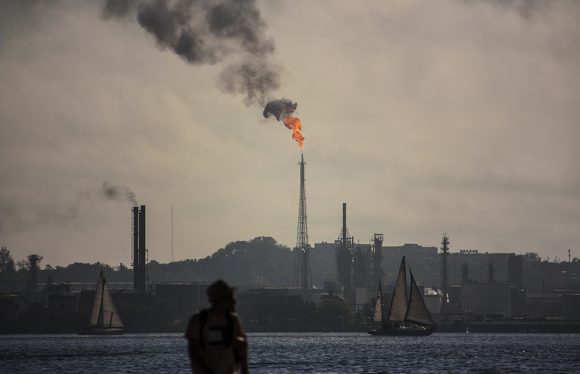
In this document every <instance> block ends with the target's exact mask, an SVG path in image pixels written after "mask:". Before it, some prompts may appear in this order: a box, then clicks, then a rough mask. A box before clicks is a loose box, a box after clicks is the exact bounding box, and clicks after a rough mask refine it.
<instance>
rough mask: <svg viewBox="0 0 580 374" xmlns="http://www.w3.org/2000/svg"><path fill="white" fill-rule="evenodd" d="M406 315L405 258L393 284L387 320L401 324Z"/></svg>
mask: <svg viewBox="0 0 580 374" xmlns="http://www.w3.org/2000/svg"><path fill="white" fill-rule="evenodd" d="M406 313H407V265H406V263H405V257H404V256H403V259H402V260H401V266H400V267H399V275H398V276H397V281H396V282H395V289H394V290H393V297H392V298H391V307H390V308H389V318H388V320H389V321H391V322H403V321H404V320H405V314H406Z"/></svg>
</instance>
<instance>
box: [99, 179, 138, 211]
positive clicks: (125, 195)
mask: <svg viewBox="0 0 580 374" xmlns="http://www.w3.org/2000/svg"><path fill="white" fill-rule="evenodd" d="M100 194H101V195H102V196H103V197H104V198H106V199H107V200H114V201H127V202H129V203H130V204H132V205H133V206H136V205H139V203H138V202H137V198H136V196H135V192H133V191H132V190H131V189H130V188H129V187H126V186H112V185H110V184H108V183H107V182H103V184H102V186H101V191H100Z"/></svg>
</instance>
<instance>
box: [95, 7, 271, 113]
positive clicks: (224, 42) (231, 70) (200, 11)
mask: <svg viewBox="0 0 580 374" xmlns="http://www.w3.org/2000/svg"><path fill="white" fill-rule="evenodd" d="M102 13H103V18H105V19H112V18H115V19H122V18H129V17H131V16H133V17H135V19H136V21H137V22H138V23H139V25H141V27H143V29H145V30H146V31H147V32H149V33H150V34H151V35H153V36H154V37H155V40H156V42H157V46H158V47H159V48H161V49H169V50H171V51H173V52H174V53H175V54H177V55H178V56H180V57H181V58H183V59H184V60H185V61H186V62H188V63H190V64H194V65H203V64H210V65H212V64H217V63H220V62H222V61H226V60H228V59H232V58H235V60H236V61H234V62H232V63H230V65H229V66H227V67H226V68H225V69H224V70H223V71H222V73H221V74H220V76H219V82H218V84H219V88H220V89H221V90H222V91H223V92H226V93H230V94H243V95H245V98H244V101H245V103H246V105H251V104H261V105H263V104H264V103H265V102H266V98H267V97H268V96H269V93H270V92H271V91H273V90H276V89H278V88H279V87H280V76H279V73H278V70H279V67H278V66H276V65H275V64H272V63H271V62H270V61H268V58H269V56H270V55H271V54H272V53H273V52H274V49H275V47H274V42H273V41H272V40H271V39H269V38H267V37H266V35H265V28H266V23H265V22H264V20H263V19H262V17H261V14H260V11H259V9H258V8H257V6H256V1H255V0H174V1H166V0H149V1H146V0H121V1H115V0H106V1H105V3H104V5H103V11H102Z"/></svg>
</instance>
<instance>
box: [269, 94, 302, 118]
mask: <svg viewBox="0 0 580 374" xmlns="http://www.w3.org/2000/svg"><path fill="white" fill-rule="evenodd" d="M297 106H298V103H293V102H292V101H291V100H288V99H280V100H272V101H270V102H269V103H268V104H266V107H265V108H264V112H263V113H262V114H263V115H264V117H265V118H268V117H270V116H274V117H276V119H277V120H278V121H280V120H281V119H284V118H286V117H288V116H289V115H291V114H292V113H294V111H295V110H296V107H297Z"/></svg>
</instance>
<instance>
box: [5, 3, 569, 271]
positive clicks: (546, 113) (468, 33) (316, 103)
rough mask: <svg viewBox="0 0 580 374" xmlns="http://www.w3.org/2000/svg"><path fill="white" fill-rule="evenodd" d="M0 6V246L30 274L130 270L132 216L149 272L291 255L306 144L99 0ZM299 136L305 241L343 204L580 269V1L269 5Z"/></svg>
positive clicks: (210, 69) (403, 232)
mask: <svg viewBox="0 0 580 374" xmlns="http://www.w3.org/2000/svg"><path fill="white" fill-rule="evenodd" d="M26 4H28V5H31V6H30V7H28V6H15V5H14V4H13V2H8V1H7V2H2V11H1V12H0V14H1V15H0V21H1V22H0V24H1V26H0V244H2V245H7V246H8V247H9V249H10V250H11V251H12V253H13V255H14V257H15V259H16V260H17V261H18V260H20V259H22V258H23V257H24V256H25V255H27V254H30V253H33V252H34V253H39V254H41V255H42V256H44V261H43V263H44V264H46V263H50V264H53V265H56V264H60V265H63V264H68V263H70V262H74V261H90V262H93V261H101V262H105V263H109V264H118V263H120V262H123V263H125V264H129V263H130V261H131V257H130V254H131V251H130V239H131V235H130V228H131V224H130V218H131V214H130V204H129V203H127V202H123V201H121V200H122V199H114V200H110V199H109V200H107V199H105V198H103V196H100V195H99V190H100V189H101V188H102V185H103V182H107V183H109V184H110V185H112V186H119V187H120V188H129V189H130V190H131V191H133V192H135V194H136V198H137V200H138V201H139V202H140V203H142V204H146V205H147V209H148V238H147V240H148V248H149V257H150V259H155V260H158V261H162V262H166V261H168V260H170V258H171V251H170V244H171V237H170V233H171V231H170V228H171V215H170V214H171V206H172V205H173V206H174V211H175V230H174V232H175V259H184V258H199V257H204V256H206V255H209V254H211V253H212V252H213V251H214V250H216V249H218V248H220V247H223V246H224V245H226V244H227V243H228V242H230V241H233V240H247V239H251V238H253V237H255V236H259V235H267V236H273V237H274V238H276V239H277V240H278V241H279V242H281V243H283V244H286V245H288V246H293V245H294V242H295V240H296V224H297V214H298V192H299V191H298V187H299V186H298V182H299V179H298V173H299V169H298V165H297V163H298V161H299V157H300V150H299V149H298V148H297V146H296V145H295V143H294V142H293V141H292V139H291V138H290V136H291V131H289V130H288V129H286V128H285V127H284V126H283V125H281V124H280V123H278V122H276V121H274V120H272V119H270V120H265V119H264V118H263V116H262V108H261V107H258V106H249V107H248V106H246V105H245V104H244V96H243V95H230V94H227V93H224V92H222V91H221V90H220V83H219V75H220V71H222V69H223V68H224V67H225V66H226V64H225V63H221V64H216V65H210V66H198V65H189V64H187V63H186V62H185V61H184V60H182V59H181V58H179V57H178V56H176V55H175V54H174V53H172V52H171V51H169V50H160V49H159V48H158V47H157V45H156V42H155V40H154V38H153V37H152V36H151V35H150V34H148V33H147V32H145V31H144V30H143V29H142V28H141V27H140V26H139V25H138V24H137V23H136V22H131V21H128V20H126V21H121V22H120V21H116V20H108V21H104V20H103V19H102V18H101V17H100V9H99V7H98V6H97V3H95V2H76V1H69V2H66V1H65V2H55V3H51V5H46V2H34V1H30V2H26ZM258 7H259V9H260V11H261V13H262V18H263V19H264V21H265V22H266V24H267V26H266V28H265V30H264V31H265V34H266V35H267V36H268V37H270V38H272V40H273V41H274V43H275V46H276V49H275V51H274V52H273V54H272V61H273V62H274V63H276V64H278V65H279V66H280V67H281V68H282V70H281V88H280V89H279V90H278V91H276V92H275V93H274V94H273V96H274V97H272V98H275V99H276V98H282V97H287V98H289V99H291V100H294V101H296V102H298V108H297V111H296V115H297V116H298V117H300V118H301V120H302V123H303V134H304V136H305V137H306V140H305V148H304V157H305V160H306V162H307V166H306V195H307V199H308V200H307V204H308V220H309V221H308V224H309V237H310V241H311V243H313V242H319V241H331V240H334V239H335V238H336V237H337V236H338V234H339V231H340V225H341V216H340V214H341V204H342V202H346V203H348V213H349V222H348V226H349V232H350V233H351V234H352V235H354V236H355V240H357V241H360V242H361V243H368V241H369V239H370V237H371V236H372V235H373V233H376V232H381V233H384V234H385V245H399V244H402V243H406V242H412V243H419V244H422V245H433V246H438V245H439V241H440V239H441V236H442V234H443V232H447V233H448V234H449V235H450V238H451V242H452V244H451V247H452V249H453V250H458V249H478V250H480V251H509V252H512V251H515V252H518V253H523V252H526V251H536V252H538V253H540V255H541V256H543V257H548V256H549V257H550V258H554V257H555V256H558V257H560V258H564V257H566V256H567V249H569V248H570V249H572V254H573V255H575V256H577V257H580V245H579V243H580V167H579V166H578V163H579V161H580V125H579V122H578V119H579V118H580V43H578V40H579V36H580V2H576V1H551V2H534V1H477V2H476V1H452V0H448V1H443V0H440V1H407V0H405V1H388V2H378V1H377V2H371V1H369V2H363V3H362V4H361V3H359V2H353V1H317V2H313V1H277V2H265V1H264V2H259V3H258Z"/></svg>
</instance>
